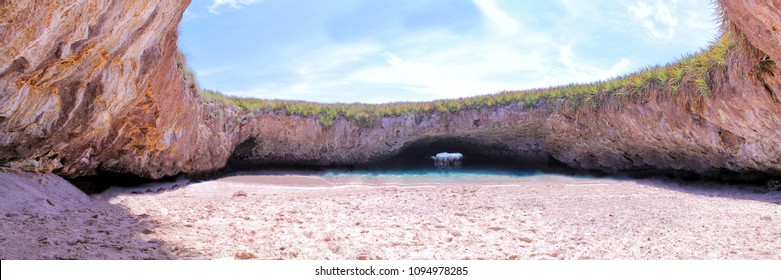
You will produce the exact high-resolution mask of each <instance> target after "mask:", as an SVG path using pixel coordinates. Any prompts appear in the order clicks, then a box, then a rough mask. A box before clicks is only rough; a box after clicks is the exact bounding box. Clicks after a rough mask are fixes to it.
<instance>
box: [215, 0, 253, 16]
mask: <svg viewBox="0 0 781 280" xmlns="http://www.w3.org/2000/svg"><path fill="white" fill-rule="evenodd" d="M262 1H263V0H213V1H212V4H211V6H209V12H210V13H212V14H220V7H222V6H229V7H231V8H234V9H239V8H241V6H242V5H252V4H255V3H259V2H262Z"/></svg>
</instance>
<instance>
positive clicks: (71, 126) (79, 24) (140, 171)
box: [0, 0, 781, 178]
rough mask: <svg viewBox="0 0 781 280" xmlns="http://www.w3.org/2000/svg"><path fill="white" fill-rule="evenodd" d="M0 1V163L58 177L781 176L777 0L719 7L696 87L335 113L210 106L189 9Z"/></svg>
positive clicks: (168, 4) (180, 5)
mask: <svg viewBox="0 0 781 280" xmlns="http://www.w3.org/2000/svg"><path fill="white" fill-rule="evenodd" d="M42 2H43V3H41V2H32V1H21V2H10V1H2V2H0V41H2V42H4V44H3V45H2V46H0V92H2V95H0V164H2V165H5V166H10V167H14V168H22V169H28V170H37V171H53V172H56V173H59V174H62V175H65V176H70V177H74V176H82V175H90V174H94V173H95V172H99V171H110V172H118V173H132V174H136V175H140V176H143V177H149V178H159V177H161V176H165V175H174V174H178V173H194V172H203V171H209V170H214V169H218V168H221V167H222V166H224V165H225V163H226V162H227V161H228V159H229V158H230V157H231V155H233V158H237V159H244V160H252V161H254V162H261V163H264V162H265V163H289V164H312V165H354V164H362V163H366V162H371V161H376V160H380V159H383V158H386V157H388V156H392V155H394V154H397V153H399V152H401V151H403V150H404V149H405V148H407V147H409V146H411V145H415V143H420V142H436V141H458V142H459V143H462V144H463V145H464V146H469V147H472V148H473V149H478V150H480V151H482V152H484V153H487V154H491V155H493V156H501V157H507V158H512V157H521V156H524V155H527V154H528V153H529V152H540V153H547V154H549V155H550V156H552V157H553V158H555V159H557V160H559V161H561V162H563V163H565V164H568V165H570V166H572V167H576V168H582V169H595V170H603V171H609V172H612V171H621V170H664V171H676V170H677V171H689V172H695V173H699V174H704V175H718V174H724V173H730V174H738V175H741V176H744V177H745V176H749V177H750V176H754V175H760V176H781V96H779V94H781V70H780V69H779V68H778V65H776V64H775V63H774V62H773V61H779V60H780V59H781V32H780V31H779V27H781V17H780V16H779V14H781V10H779V7H781V1H778V0H773V1H760V0H743V1H723V3H721V6H722V7H723V10H724V13H725V14H726V17H727V18H729V19H730V20H731V21H728V22H726V23H725V25H727V26H728V27H729V28H728V29H729V30H731V31H730V32H731V33H732V36H733V37H734V38H735V39H734V40H736V42H737V43H736V44H735V45H734V46H733V47H732V48H731V49H730V50H729V53H728V56H727V59H726V63H725V64H724V65H720V66H717V67H713V68H712V69H709V71H708V72H707V79H706V82H707V86H708V88H709V91H710V94H709V95H702V94H701V92H700V91H698V90H697V85H695V84H693V83H684V84H682V85H680V86H679V87H668V86H647V87H645V88H644V92H643V94H641V95H640V96H641V97H640V98H637V97H627V96H622V95H606V96H603V97H602V98H603V100H601V101H600V104H599V106H598V108H595V107H593V106H575V105H574V104H573V103H572V102H571V101H569V100H565V99H561V100H543V101H540V102H537V103H535V104H534V106H526V105H524V104H509V105H501V106H491V107H486V108H483V109H470V110H461V111H458V112H455V113H426V114H422V113H417V114H405V115H401V116H390V117H383V118H382V119H380V120H379V121H377V122H375V123H374V124H373V125H369V126H367V125H361V124H358V123H356V122H354V121H352V120H349V119H346V118H344V117H341V118H337V119H336V121H335V122H334V124H333V125H323V124H322V123H320V122H318V120H317V119H316V118H315V117H303V116H295V115H291V114H286V113H284V112H263V113H260V112H252V111H250V110H246V109H242V108H239V107H235V106H230V105H225V104H221V103H217V102H207V101H205V100H204V99H203V98H202V97H201V96H200V95H199V94H198V90H197V85H196V84H195V82H194V80H193V79H192V77H191V75H190V74H189V73H188V72H187V70H186V66H185V65H184V61H183V59H182V58H181V56H180V55H179V53H178V50H177V46H176V39H177V33H176V30H177V25H178V23H179V20H180V19H181V16H182V13H183V11H184V9H185V8H186V6H187V4H188V1H182V2H174V1H100V2H101V3H95V2H98V1H86V0H82V1H70V2H68V3H66V4H63V3H59V2H55V1H42Z"/></svg>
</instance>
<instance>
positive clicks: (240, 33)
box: [179, 0, 719, 103]
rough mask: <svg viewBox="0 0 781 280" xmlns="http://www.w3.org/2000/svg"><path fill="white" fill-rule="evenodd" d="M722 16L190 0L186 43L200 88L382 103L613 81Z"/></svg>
mask: <svg viewBox="0 0 781 280" xmlns="http://www.w3.org/2000/svg"><path fill="white" fill-rule="evenodd" d="M718 26H719V23H718V21H717V20H716V17H715V15H714V7H713V5H712V4H711V2H710V0H640V1H624V0H614V1H603V0H602V1H584V0H551V1H512V0H506V1H503V0H471V1H470V0H332V1H325V0H193V1H192V3H191V4H190V6H189V7H188V8H187V10H186V11H185V12H184V18H183V20H182V22H181V24H180V38H179V46H180V48H181V49H182V51H183V52H184V53H185V55H186V57H187V61H188V64H189V66H190V67H191V68H192V69H193V70H194V72H195V73H196V75H197V79H198V81H199V83H200V85H201V87H202V88H206V89H212V90H219V91H221V92H223V93H225V94H228V95H233V96H242V97H255V98H264V99H289V100H307V101H315V102H328V103H334V102H342V103H353V102H362V103H381V102H395V101H426V100H436V99H445V98H459V97H467V96H474V95H481V94H490V93H496V92H499V91H503V90H522V89H531V88H544V87H549V86H556V85H565V84H570V83H583V82H593V81H598V80H604V79H608V78H611V77H615V76H618V75H623V74H628V73H631V72H635V71H638V70H640V69H642V68H644V67H647V66H653V65H663V64H666V63H669V62H672V61H675V60H677V59H679V58H680V57H682V56H684V55H686V54H690V53H694V52H697V51H698V50H700V49H702V48H706V47H707V46H708V45H709V44H710V42H712V41H714V40H715V38H716V37H717V36H718V33H719V29H718Z"/></svg>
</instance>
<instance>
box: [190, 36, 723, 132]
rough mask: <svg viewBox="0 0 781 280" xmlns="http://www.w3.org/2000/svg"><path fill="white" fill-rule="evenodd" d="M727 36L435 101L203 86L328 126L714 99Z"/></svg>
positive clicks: (247, 106)
mask: <svg viewBox="0 0 781 280" xmlns="http://www.w3.org/2000/svg"><path fill="white" fill-rule="evenodd" d="M730 37H731V36H728V35H727V34H725V35H723V36H721V38H720V39H719V40H718V41H717V42H715V43H714V44H712V45H711V47H709V48H708V49H706V50H703V51H701V52H699V53H697V54H693V55H689V56H686V57H683V58H681V59H680V60H679V61H677V62H675V63H671V64H668V65H665V66H657V67H651V68H646V69H643V70H641V71H639V72H636V73H633V74H629V75H625V76H621V77H617V78H613V79H609V80H606V81H600V82H594V83H588V84H571V85H567V86H559V87H551V88H545V89H532V90H524V91H503V92H499V93H496V94H490V95H482V96H476V97H469V98H459V99H450V100H437V101H432V102H396V103H387V104H361V103H353V104H344V103H337V104H322V103H313V102H304V101H286V100H259V99H252V98H239V97H229V96H225V95H223V94H221V93H219V92H215V91H211V90H199V91H200V93H201V95H202V96H203V98H204V99H205V100H207V101H211V102H218V103H222V104H226V105H232V106H237V107H241V108H243V109H244V110H247V111H250V112H279V113H284V114H287V115H296V116H309V117H316V118H317V120H318V121H319V122H320V123H321V124H322V125H324V126H332V125H333V124H334V123H335V122H336V120H337V119H338V118H340V117H342V118H346V119H348V120H352V121H354V122H356V123H358V124H360V125H363V126H366V127H369V126H372V125H375V124H376V123H377V122H378V121H379V120H380V119H381V118H382V117H387V116H401V115H409V114H417V113H425V114H429V113H441V114H445V115H447V114H450V113H455V112H458V111H461V110H478V109H486V108H492V107H496V106H507V105H517V106H523V107H526V108H533V107H535V106H537V105H538V104H541V103H540V102H544V101H547V100H565V101H567V102H569V104H570V105H572V106H573V107H575V108H577V107H579V106H583V105H586V106H590V107H591V108H593V109H598V108H599V107H600V105H601V104H602V102H603V101H604V100H605V97H607V96H609V95H619V96H626V97H631V98H639V97H642V95H643V94H645V93H646V92H648V91H649V89H651V88H656V89H663V90H666V91H667V92H669V93H671V94H675V93H678V92H680V91H679V89H681V87H682V86H688V87H690V88H696V89H697V91H698V92H699V94H700V95H701V96H703V97H710V94H711V91H710V88H709V84H710V81H709V79H710V78H709V77H710V73H711V71H712V70H713V69H715V68H717V67H721V66H725V65H726V58H727V53H728V51H729V49H730V48H732V47H733V45H734V43H733V41H732V40H731V39H730Z"/></svg>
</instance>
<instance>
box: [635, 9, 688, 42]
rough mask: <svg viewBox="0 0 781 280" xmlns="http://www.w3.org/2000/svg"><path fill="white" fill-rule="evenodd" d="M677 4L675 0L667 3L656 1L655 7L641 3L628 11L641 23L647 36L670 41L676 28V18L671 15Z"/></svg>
mask: <svg viewBox="0 0 781 280" xmlns="http://www.w3.org/2000/svg"><path fill="white" fill-rule="evenodd" d="M677 4H678V1H676V0H671V1H669V3H665V2H664V1H661V0H657V1H656V4H655V5H651V4H648V3H647V2H645V1H641V2H638V3H637V4H635V5H630V6H629V8H628V10H629V13H631V14H632V15H633V16H634V18H635V19H636V20H638V21H639V22H640V23H641V25H642V27H643V30H645V32H646V33H647V34H648V36H650V37H651V38H653V39H656V40H671V39H673V37H675V30H676V27H677V26H678V17H677V16H676V15H674V14H673V11H674V10H675V6H676V5H677ZM671 6H672V8H671Z"/></svg>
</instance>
